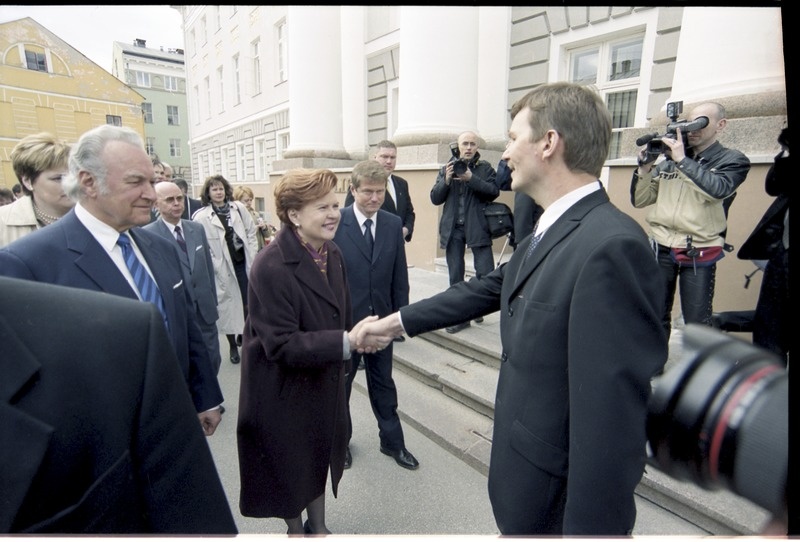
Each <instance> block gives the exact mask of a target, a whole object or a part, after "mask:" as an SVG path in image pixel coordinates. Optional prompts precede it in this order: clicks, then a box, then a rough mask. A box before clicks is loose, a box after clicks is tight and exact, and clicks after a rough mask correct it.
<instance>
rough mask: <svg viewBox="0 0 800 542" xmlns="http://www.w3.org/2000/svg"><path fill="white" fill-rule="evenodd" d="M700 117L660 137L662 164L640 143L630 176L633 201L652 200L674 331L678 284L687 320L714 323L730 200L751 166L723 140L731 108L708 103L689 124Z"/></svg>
mask: <svg viewBox="0 0 800 542" xmlns="http://www.w3.org/2000/svg"><path fill="white" fill-rule="evenodd" d="M699 117H707V118H708V123H707V124H706V126H705V127H704V128H702V129H699V130H694V131H691V132H689V133H688V134H683V133H681V128H680V123H678V126H677V128H676V129H675V132H676V134H675V138H674V139H673V138H671V137H663V138H662V143H663V153H664V155H665V157H666V159H665V160H662V161H661V162H659V163H658V164H655V160H656V158H657V156H653V154H652V153H649V152H648V147H644V148H642V149H640V151H639V167H638V168H637V169H636V170H635V171H634V172H633V179H632V182H631V202H632V203H633V206H634V207H636V208H642V207H646V206H648V205H653V208H652V209H651V210H650V212H649V213H648V215H647V223H648V225H649V232H648V235H649V237H650V240H651V243H652V244H653V248H654V250H655V251H656V252H657V260H658V264H659V268H660V270H661V273H662V277H663V280H664V284H665V287H666V292H665V303H664V313H663V319H662V324H663V326H664V329H665V331H666V332H667V335H668V336H669V333H670V330H671V315H672V305H673V300H674V297H675V290H676V287H677V286H678V283H679V282H680V297H681V312H682V314H683V320H684V322H685V323H699V324H704V325H708V326H710V325H711V314H712V303H713V298H714V278H715V275H716V268H717V267H716V262H717V261H718V260H720V259H721V258H722V257H723V256H724V252H723V247H724V245H725V237H724V235H725V231H726V229H727V210H726V208H725V203H724V201H725V199H726V198H729V197H730V196H732V195H733V194H734V193H735V192H736V189H737V188H738V186H739V185H740V184H742V182H744V180H745V178H746V177H747V173H748V172H749V171H750V160H748V158H747V157H746V156H745V155H744V154H742V153H741V152H739V151H737V150H735V149H728V148H725V147H723V146H722V145H721V144H720V143H719V141H717V136H718V134H719V133H720V132H722V130H723V129H724V128H725V125H726V124H727V119H726V118H725V108H724V107H722V106H721V105H720V104H718V103H714V102H706V103H702V104H700V105H698V106H697V107H695V108H694V110H693V111H692V112H691V114H690V116H689V120H688V122H687V124H690V123H692V122H693V121H695V120H697V119H698V118H699ZM687 147H688V148H687Z"/></svg>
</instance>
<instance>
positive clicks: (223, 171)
mask: <svg viewBox="0 0 800 542" xmlns="http://www.w3.org/2000/svg"><path fill="white" fill-rule="evenodd" d="M219 162H220V165H219V171H220V175H222V176H223V177H225V178H226V179H229V178H230V176H231V168H230V163H231V160H230V152H229V151H228V147H223V148H222V149H220V151H219Z"/></svg>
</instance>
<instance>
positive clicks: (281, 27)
mask: <svg viewBox="0 0 800 542" xmlns="http://www.w3.org/2000/svg"><path fill="white" fill-rule="evenodd" d="M275 35H276V36H277V39H278V43H277V44H276V48H275V50H276V51H277V53H278V82H279V83H283V82H284V81H288V80H289V51H288V47H289V40H288V39H287V37H286V21H285V20H283V21H281V22H279V23H278V28H277V31H276V33H275Z"/></svg>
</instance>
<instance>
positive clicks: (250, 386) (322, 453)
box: [237, 226, 352, 518]
mask: <svg viewBox="0 0 800 542" xmlns="http://www.w3.org/2000/svg"><path fill="white" fill-rule="evenodd" d="M327 245H328V275H327V277H326V276H325V275H323V274H322V272H320V270H319V269H318V267H317V265H316V263H314V260H313V259H312V258H311V256H310V254H309V253H308V252H307V250H306V249H305V248H304V247H303V246H302V245H301V244H300V242H299V241H298V239H297V238H296V236H295V234H294V232H293V231H292V230H291V229H290V228H289V227H286V226H284V228H283V229H281V230H280V231H279V232H278V234H277V236H276V238H275V241H273V242H272V243H270V244H269V245H267V246H266V247H264V249H263V250H261V251H260V252H259V253H258V255H257V256H256V258H255V260H254V262H253V267H252V269H251V272H250V286H249V290H248V306H249V317H248V320H247V323H246V324H245V333H244V341H243V346H242V369H241V371H242V375H241V389H240V393H239V421H238V428H237V435H238V449H239V472H240V476H241V494H240V501H239V508H240V510H241V512H242V514H243V515H245V516H251V517H280V518H294V517H297V516H299V515H300V513H301V512H302V510H303V509H304V508H305V507H306V506H307V505H308V504H309V503H310V502H311V501H312V500H314V499H315V498H317V497H318V496H320V495H322V494H323V493H324V492H325V485H326V481H327V475H328V469H329V468H330V473H331V483H332V489H333V494H334V496H336V494H337V487H338V483H339V480H340V479H341V477H342V472H343V469H344V457H345V449H346V447H347V420H348V414H347V409H348V406H347V401H346V398H345V372H346V371H347V370H349V367H350V361H349V360H347V361H345V360H343V359H342V357H343V352H342V347H343V339H342V336H343V332H344V330H346V329H350V328H351V327H352V312H351V306H350V294H349V290H348V284H347V277H346V274H345V268H344V264H343V261H342V255H341V252H340V251H339V249H338V247H337V246H336V245H335V244H334V243H332V242H328V243H327Z"/></svg>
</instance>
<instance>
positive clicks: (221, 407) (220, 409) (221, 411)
mask: <svg viewBox="0 0 800 542" xmlns="http://www.w3.org/2000/svg"><path fill="white" fill-rule="evenodd" d="M219 413H220V414H225V407H224V406H222V405H219Z"/></svg>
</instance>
